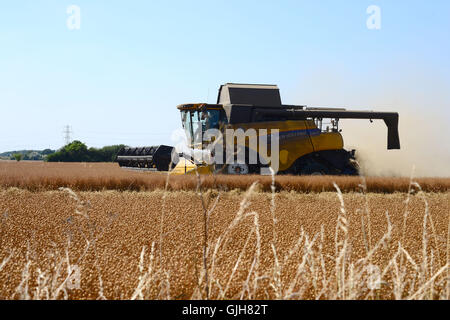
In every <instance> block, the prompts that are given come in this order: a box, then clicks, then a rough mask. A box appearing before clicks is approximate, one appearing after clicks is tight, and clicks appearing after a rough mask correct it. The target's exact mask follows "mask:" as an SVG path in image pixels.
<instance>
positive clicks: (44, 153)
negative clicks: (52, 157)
mask: <svg viewBox="0 0 450 320" xmlns="http://www.w3.org/2000/svg"><path fill="white" fill-rule="evenodd" d="M52 153H55V150H51V149H44V150H42V152H41V154H42V155H44V156H46V155H49V154H52Z"/></svg>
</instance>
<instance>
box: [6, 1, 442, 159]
mask: <svg viewBox="0 0 450 320" xmlns="http://www.w3.org/2000/svg"><path fill="white" fill-rule="evenodd" d="M72 4H74V5H77V6H79V7H80V9H81V25H80V29H79V30H69V29H68V28H67V26H66V20H67V18H68V17H69V15H68V14H67V13H66V9H67V7H68V6H69V5H72ZM370 5H377V6H379V7H380V9H381V29H380V30H369V29H368V28H367V27H366V20H367V18H368V17H369V15H368V14H367V13H366V9H367V7H368V6H370ZM449 36H450V2H449V1H438V0H433V1H411V0H409V1H406V0H405V1H402V0H395V1H394V0H390V1H387V0H386V1H380V0H370V1H365V0H355V1H350V0H348V1H332V0H329V1H323V0H322V1H312V0H311V1H264V0H262V1H261V0H260V1H252V0H246V1H232V0H228V1H212V0H209V1H170V2H169V1H94V0H90V1H84V0H73V1H61V0H58V1H56V0H53V1H8V2H6V1H4V2H2V4H1V5H0V111H1V118H0V119H1V122H0V151H7V150H13V149H24V148H27V149H31V148H34V149H42V148H47V147H50V148H59V147H61V145H62V144H63V134H62V131H63V127H64V125H66V124H70V125H71V126H72V128H73V131H74V132H73V137H74V138H76V139H79V140H82V141H84V142H86V143H87V144H88V145H89V146H96V147H99V146H103V145H110V144H117V143H125V144H129V145H153V144H161V143H167V144H170V143H171V139H170V137H171V132H172V131H173V130H175V129H177V128H179V127H180V125H181V124H180V117H179V113H178V111H177V109H176V108H175V106H176V105H178V104H180V103H186V102H204V101H207V102H215V99H216V95H217V89H218V87H219V85H220V84H222V83H225V82H248V83H252V82H254V83H275V84H278V85H279V87H280V89H281V94H282V99H283V102H284V103H289V104H310V105H328V106H346V107H348V108H355V109H378V110H396V108H399V109H402V108H406V112H408V113H411V114H412V113H414V112H416V111H419V110H424V108H425V109H427V110H429V111H430V112H436V113H438V114H439V117H440V118H441V119H440V120H442V119H446V120H449V118H450V117H449V115H450V111H449V110H450V108H449V107H450V106H449V101H450V98H449V93H448V92H447V91H448V89H449V84H450V81H449V80H450V59H449V57H450V41H449ZM402 110H405V109H402ZM401 117H402V114H401ZM348 126H349V131H351V129H352V128H351V126H353V124H349V125H348ZM446 132H448V131H446ZM344 134H345V128H344ZM344 137H345V135H344ZM348 139H350V140H351V139H352V137H348V138H347V140H348ZM446 139H448V136H447V137H446ZM381 142H382V143H385V137H384V136H383V137H381ZM352 143H353V141H352ZM354 143H355V144H357V143H358V141H356V140H355V141H354ZM444 149H445V148H444Z"/></svg>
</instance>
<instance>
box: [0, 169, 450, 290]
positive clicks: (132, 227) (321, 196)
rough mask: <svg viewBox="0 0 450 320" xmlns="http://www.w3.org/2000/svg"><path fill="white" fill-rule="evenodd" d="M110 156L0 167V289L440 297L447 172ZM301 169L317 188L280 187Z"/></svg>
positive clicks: (444, 281)
mask: <svg viewBox="0 0 450 320" xmlns="http://www.w3.org/2000/svg"><path fill="white" fill-rule="evenodd" d="M112 166H113V165H106V164H102V165H100V164H97V165H92V166H91V167H90V165H89V164H46V163H37V162H36V163H26V162H23V163H13V162H8V163H4V164H3V163H2V164H0V177H1V180H0V214H1V224H0V243H1V245H0V298H1V299H449V298H450V286H449V273H450V271H449V268H448V267H449V256H450V253H449V249H450V243H449V242H450V216H449V213H450V201H449V200H450V193H449V191H448V179H435V180H432V179H428V180H420V179H406V180H407V182H404V180H403V178H401V179H400V178H387V179H385V180H386V182H384V183H385V185H387V186H390V187H388V188H385V189H384V191H383V190H382V188H380V183H382V182H383V181H382V179H383V178H373V179H374V180H370V178H366V179H363V178H360V177H356V178H355V179H357V180H355V181H351V183H350V182H348V180H347V183H348V184H347V185H346V184H345V182H346V180H344V179H348V178H342V177H341V178H342V179H343V180H339V177H318V178H320V179H319V180H314V179H315V178H317V177H278V176H276V177H274V180H272V177H257V176H254V177H243V178H245V179H242V180H246V179H247V180H248V181H246V182H245V183H249V186H248V187H247V186H246V185H245V184H244V183H243V184H242V185H238V187H235V186H236V185H231V184H230V185H228V186H226V185H225V186H221V185H220V183H217V180H218V179H221V178H223V177H210V178H216V179H217V180H216V181H213V182H208V181H209V180H208V179H207V178H205V177H196V176H193V177H189V180H185V181H182V180H181V179H180V180H179V181H175V183H174V182H171V180H172V179H173V178H177V177H171V176H167V175H164V174H156V175H155V174H150V173H144V174H142V173H137V172H127V171H122V170H119V171H116V170H115V169H111V168H112ZM94 172H96V173H94ZM95 174H97V176H95ZM129 174H131V177H130V176H129ZM155 176H158V178H154V177H155ZM184 178H186V177H184ZM225 178H227V177H225ZM231 178H233V177H231ZM241 178H242V177H241ZM241 178H240V179H241ZM300 178H301V179H304V182H302V183H303V185H302V187H301V188H306V186H307V185H308V184H309V185H310V186H315V185H316V184H319V183H322V184H324V185H323V187H322V189H314V188H311V189H309V190H306V191H307V192H306V191H304V192H301V191H298V190H297V189H295V188H294V187H291V188H290V189H289V188H287V187H285V188H283V186H286V185H287V183H288V182H289V179H291V180H290V181H291V182H290V183H291V185H295V184H294V183H293V182H292V181H295V182H296V183H297V184H300V182H299V181H301V179H300ZM14 179H16V181H15V180H14ZM45 179H47V180H45ZM70 179H72V180H70ZM95 179H99V180H100V181H102V183H103V187H102V188H100V187H99V186H100V185H102V184H101V183H100V182H97V183H98V184H97V185H95V187H93V188H91V189H90V188H88V187H87V186H88V184H87V181H91V180H92V181H96V180H95ZM101 179H105V180H101ZM108 179H117V181H120V180H121V179H125V180H126V179H136V180H138V179H142V180H140V181H144V182H145V184H142V185H141V187H140V188H138V190H139V191H136V189H134V188H128V189H122V188H117V189H115V188H113V185H112V184H111V185H108V184H106V182H108V181H112V180H108ZM152 179H156V181H160V180H161V179H162V180H161V181H162V183H161V184H157V185H156V186H153V185H152V183H155V181H154V180H152ZM283 179H285V181H283ZM296 179H300V180H296ZM306 179H310V180H309V182H308V180H306ZM352 179H353V178H352ZM389 179H393V180H395V183H394V182H392V181H389ZM399 179H400V180H399ZM40 180H41V182H39V181H40ZM235 180H236V178H235ZM81 181H82V182H84V183H85V184H81ZM186 181H188V183H189V184H188V185H189V187H186V186H184V187H183V183H186ZM230 181H231V180H230ZM249 181H250V182H249ZM324 181H325V182H326V183H330V184H331V188H330V187H328V184H326V185H325V182H324ZM369 181H371V183H373V182H374V181H376V182H378V183H379V184H378V186H377V187H374V186H372V187H370V184H369ZM427 181H428V183H429V188H430V189H425V188H424V186H423V185H422V184H424V183H425V182H427ZM333 182H335V184H333ZM158 183H159V182H158ZM171 183H172V184H171ZM210 183H216V185H213V186H214V188H211V184H210ZM229 183H231V182H229ZM283 183H284V184H283ZM433 183H434V184H433ZM190 184H192V186H191V185H190ZM266 184H267V185H266ZM341 184H342V186H341ZM404 184H405V185H404ZM425 184H426V183H425ZM144 185H145V186H146V187H145V188H144V187H142V186H144ZM374 185H375V184H374ZM436 185H438V187H436ZM108 186H109V187H108ZM231 186H233V187H234V188H233V187H231ZM239 186H240V187H239ZM244 186H245V187H244ZM392 186H396V188H397V189H396V188H394V189H389V188H392ZM442 186H444V187H442ZM445 186H447V187H445ZM298 188H299V187H298ZM371 188H372V189H371ZM377 188H378V189H377ZM400 188H401V189H400ZM433 188H434V189H433ZM87 190H88V191H87ZM124 190H125V191H124ZM389 190H390V191H389ZM405 190H406V191H405ZM430 190H435V191H430Z"/></svg>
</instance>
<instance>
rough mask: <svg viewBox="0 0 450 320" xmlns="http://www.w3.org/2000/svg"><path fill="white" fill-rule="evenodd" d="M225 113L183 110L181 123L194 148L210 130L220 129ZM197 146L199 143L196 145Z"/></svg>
mask: <svg viewBox="0 0 450 320" xmlns="http://www.w3.org/2000/svg"><path fill="white" fill-rule="evenodd" d="M222 118H223V113H222V112H221V110H213V109H211V110H204V111H200V110H182V111H181V122H182V124H183V129H184V131H185V132H186V136H187V137H188V139H189V141H190V143H191V145H192V146H194V141H195V142H200V143H201V141H202V136H203V134H204V133H205V131H206V130H208V129H219V128H220V124H221V122H222V121H221V120H222ZM195 144H197V143H195Z"/></svg>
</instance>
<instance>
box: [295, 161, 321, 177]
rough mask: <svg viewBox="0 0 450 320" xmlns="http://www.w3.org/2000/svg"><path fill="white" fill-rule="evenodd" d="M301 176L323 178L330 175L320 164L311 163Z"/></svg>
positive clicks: (304, 168)
mask: <svg viewBox="0 0 450 320" xmlns="http://www.w3.org/2000/svg"><path fill="white" fill-rule="evenodd" d="M301 174H303V175H310V176H321V175H326V174H328V169H327V167H325V166H324V165H322V164H320V163H317V162H316V163H310V164H307V165H306V166H305V167H303V168H302V169H301Z"/></svg>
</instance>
